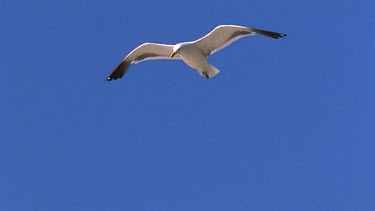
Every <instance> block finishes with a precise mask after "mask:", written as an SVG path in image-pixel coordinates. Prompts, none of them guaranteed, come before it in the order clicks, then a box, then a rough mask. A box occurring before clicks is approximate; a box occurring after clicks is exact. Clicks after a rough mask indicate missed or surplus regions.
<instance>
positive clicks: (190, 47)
mask: <svg viewBox="0 0 375 211" xmlns="http://www.w3.org/2000/svg"><path fill="white" fill-rule="evenodd" d="M254 34H261V35H263V36H267V37H271V38H274V39H278V38H281V37H284V36H286V34H281V33H277V32H270V31H265V30H260V29H255V28H249V27H244V26H235V25H220V26H218V27H216V28H215V29H213V30H212V31H211V32H210V33H208V34H207V35H205V36H203V37H202V38H200V39H198V40H195V41H192V42H184V43H178V44H176V45H166V44H158V43H144V44H142V45H140V46H138V47H137V48H135V49H134V50H133V51H131V52H130V53H129V54H128V55H127V56H126V57H125V58H124V59H123V60H122V61H121V63H120V64H119V65H118V66H117V67H116V68H115V70H114V71H112V73H111V74H110V75H109V76H108V78H107V80H108V81H110V80H112V79H114V80H116V79H118V78H122V76H123V75H124V74H125V73H126V71H127V69H128V68H129V66H130V64H133V63H135V64H136V63H138V62H142V61H145V60H151V59H182V60H183V61H184V62H185V63H186V64H187V65H188V66H190V67H191V68H193V69H195V70H196V71H197V72H198V73H199V74H200V75H201V76H204V77H206V78H207V79H208V78H212V77H213V76H215V75H216V74H218V73H219V72H220V71H219V70H218V69H217V68H216V67H214V66H213V65H211V64H210V63H209V62H208V61H207V57H208V56H209V55H211V54H214V53H215V52H217V51H219V50H221V49H223V48H225V47H226V46H228V45H230V44H231V43H233V42H234V41H236V40H238V39H240V38H242V37H245V36H250V35H254Z"/></svg>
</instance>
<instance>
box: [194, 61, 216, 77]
mask: <svg viewBox="0 0 375 211" xmlns="http://www.w3.org/2000/svg"><path fill="white" fill-rule="evenodd" d="M199 72H200V71H199ZM219 72H220V70H218V69H217V68H216V67H215V66H213V65H212V64H209V66H208V67H207V69H205V70H204V72H200V74H201V76H203V77H207V76H208V78H212V77H214V76H215V75H216V74H218V73H219Z"/></svg>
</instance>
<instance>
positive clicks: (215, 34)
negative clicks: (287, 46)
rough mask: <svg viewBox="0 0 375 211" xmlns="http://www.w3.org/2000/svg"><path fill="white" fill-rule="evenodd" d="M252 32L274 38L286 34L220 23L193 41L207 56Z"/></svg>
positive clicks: (252, 33)
mask: <svg viewBox="0 0 375 211" xmlns="http://www.w3.org/2000/svg"><path fill="white" fill-rule="evenodd" d="M254 34H261V35H263V36H267V37H270V38H274V39H279V38H281V37H284V36H286V34H281V33H277V32H270V31H265V30H260V29H255V28H249V27H244V26H235V25H220V26H217V27H216V28H215V29H213V30H212V31H211V32H210V33H208V34H207V35H205V36H204V37H202V38H200V39H198V40H196V41H194V44H195V45H196V46H197V47H199V48H200V49H201V50H202V52H203V54H205V55H206V56H209V55H211V54H214V53H215V52H217V51H219V50H221V49H223V48H225V47H227V46H228V45H230V44H231V43H233V42H234V41H236V40H238V39H240V38H242V37H245V36H250V35H254Z"/></svg>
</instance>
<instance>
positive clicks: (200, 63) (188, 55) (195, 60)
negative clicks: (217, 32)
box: [174, 42, 219, 78]
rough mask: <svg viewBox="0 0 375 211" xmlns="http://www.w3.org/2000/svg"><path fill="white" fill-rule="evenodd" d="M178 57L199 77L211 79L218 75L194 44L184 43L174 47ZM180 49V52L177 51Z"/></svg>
mask: <svg viewBox="0 0 375 211" xmlns="http://www.w3.org/2000/svg"><path fill="white" fill-rule="evenodd" d="M175 46H176V47H175V48H176V50H174V52H176V51H177V53H178V55H179V56H180V57H181V58H182V60H183V61H184V62H185V63H186V64H187V65H188V66H189V67H191V68H193V69H195V70H196V71H197V72H198V73H199V74H200V75H201V76H204V77H206V78H211V77H213V76H214V75H216V74H218V73H219V71H218V70H217V69H216V68H215V69H216V70H217V71H215V69H212V68H211V67H213V66H212V65H211V64H210V63H208V61H207V56H205V55H204V54H203V53H202V51H201V49H199V48H198V47H197V46H196V45H195V44H194V42H186V43H180V44H178V45H175ZM178 49H180V50H178Z"/></svg>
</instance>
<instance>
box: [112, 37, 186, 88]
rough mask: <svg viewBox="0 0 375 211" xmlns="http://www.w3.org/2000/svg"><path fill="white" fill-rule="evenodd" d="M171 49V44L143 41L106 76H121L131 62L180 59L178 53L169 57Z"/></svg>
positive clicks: (116, 77)
mask: <svg viewBox="0 0 375 211" xmlns="http://www.w3.org/2000/svg"><path fill="white" fill-rule="evenodd" d="M172 51H173V45H166V44H158V43H144V44H142V45H140V46H138V47H137V48H135V49H134V50H133V51H131V52H130V53H129V54H128V55H127V56H126V57H125V58H124V59H123V60H122V61H121V62H120V64H119V65H117V67H116V68H115V69H114V70H113V71H112V73H111V74H110V75H109V76H108V77H107V80H108V81H111V80H112V79H114V80H116V79H118V78H122V76H124V74H125V73H126V72H127V70H128V68H129V67H130V64H133V63H134V64H136V63H139V62H142V61H146V60H154V59H181V58H180V57H179V56H178V55H176V56H174V57H173V58H170V55H171V53H172Z"/></svg>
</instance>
